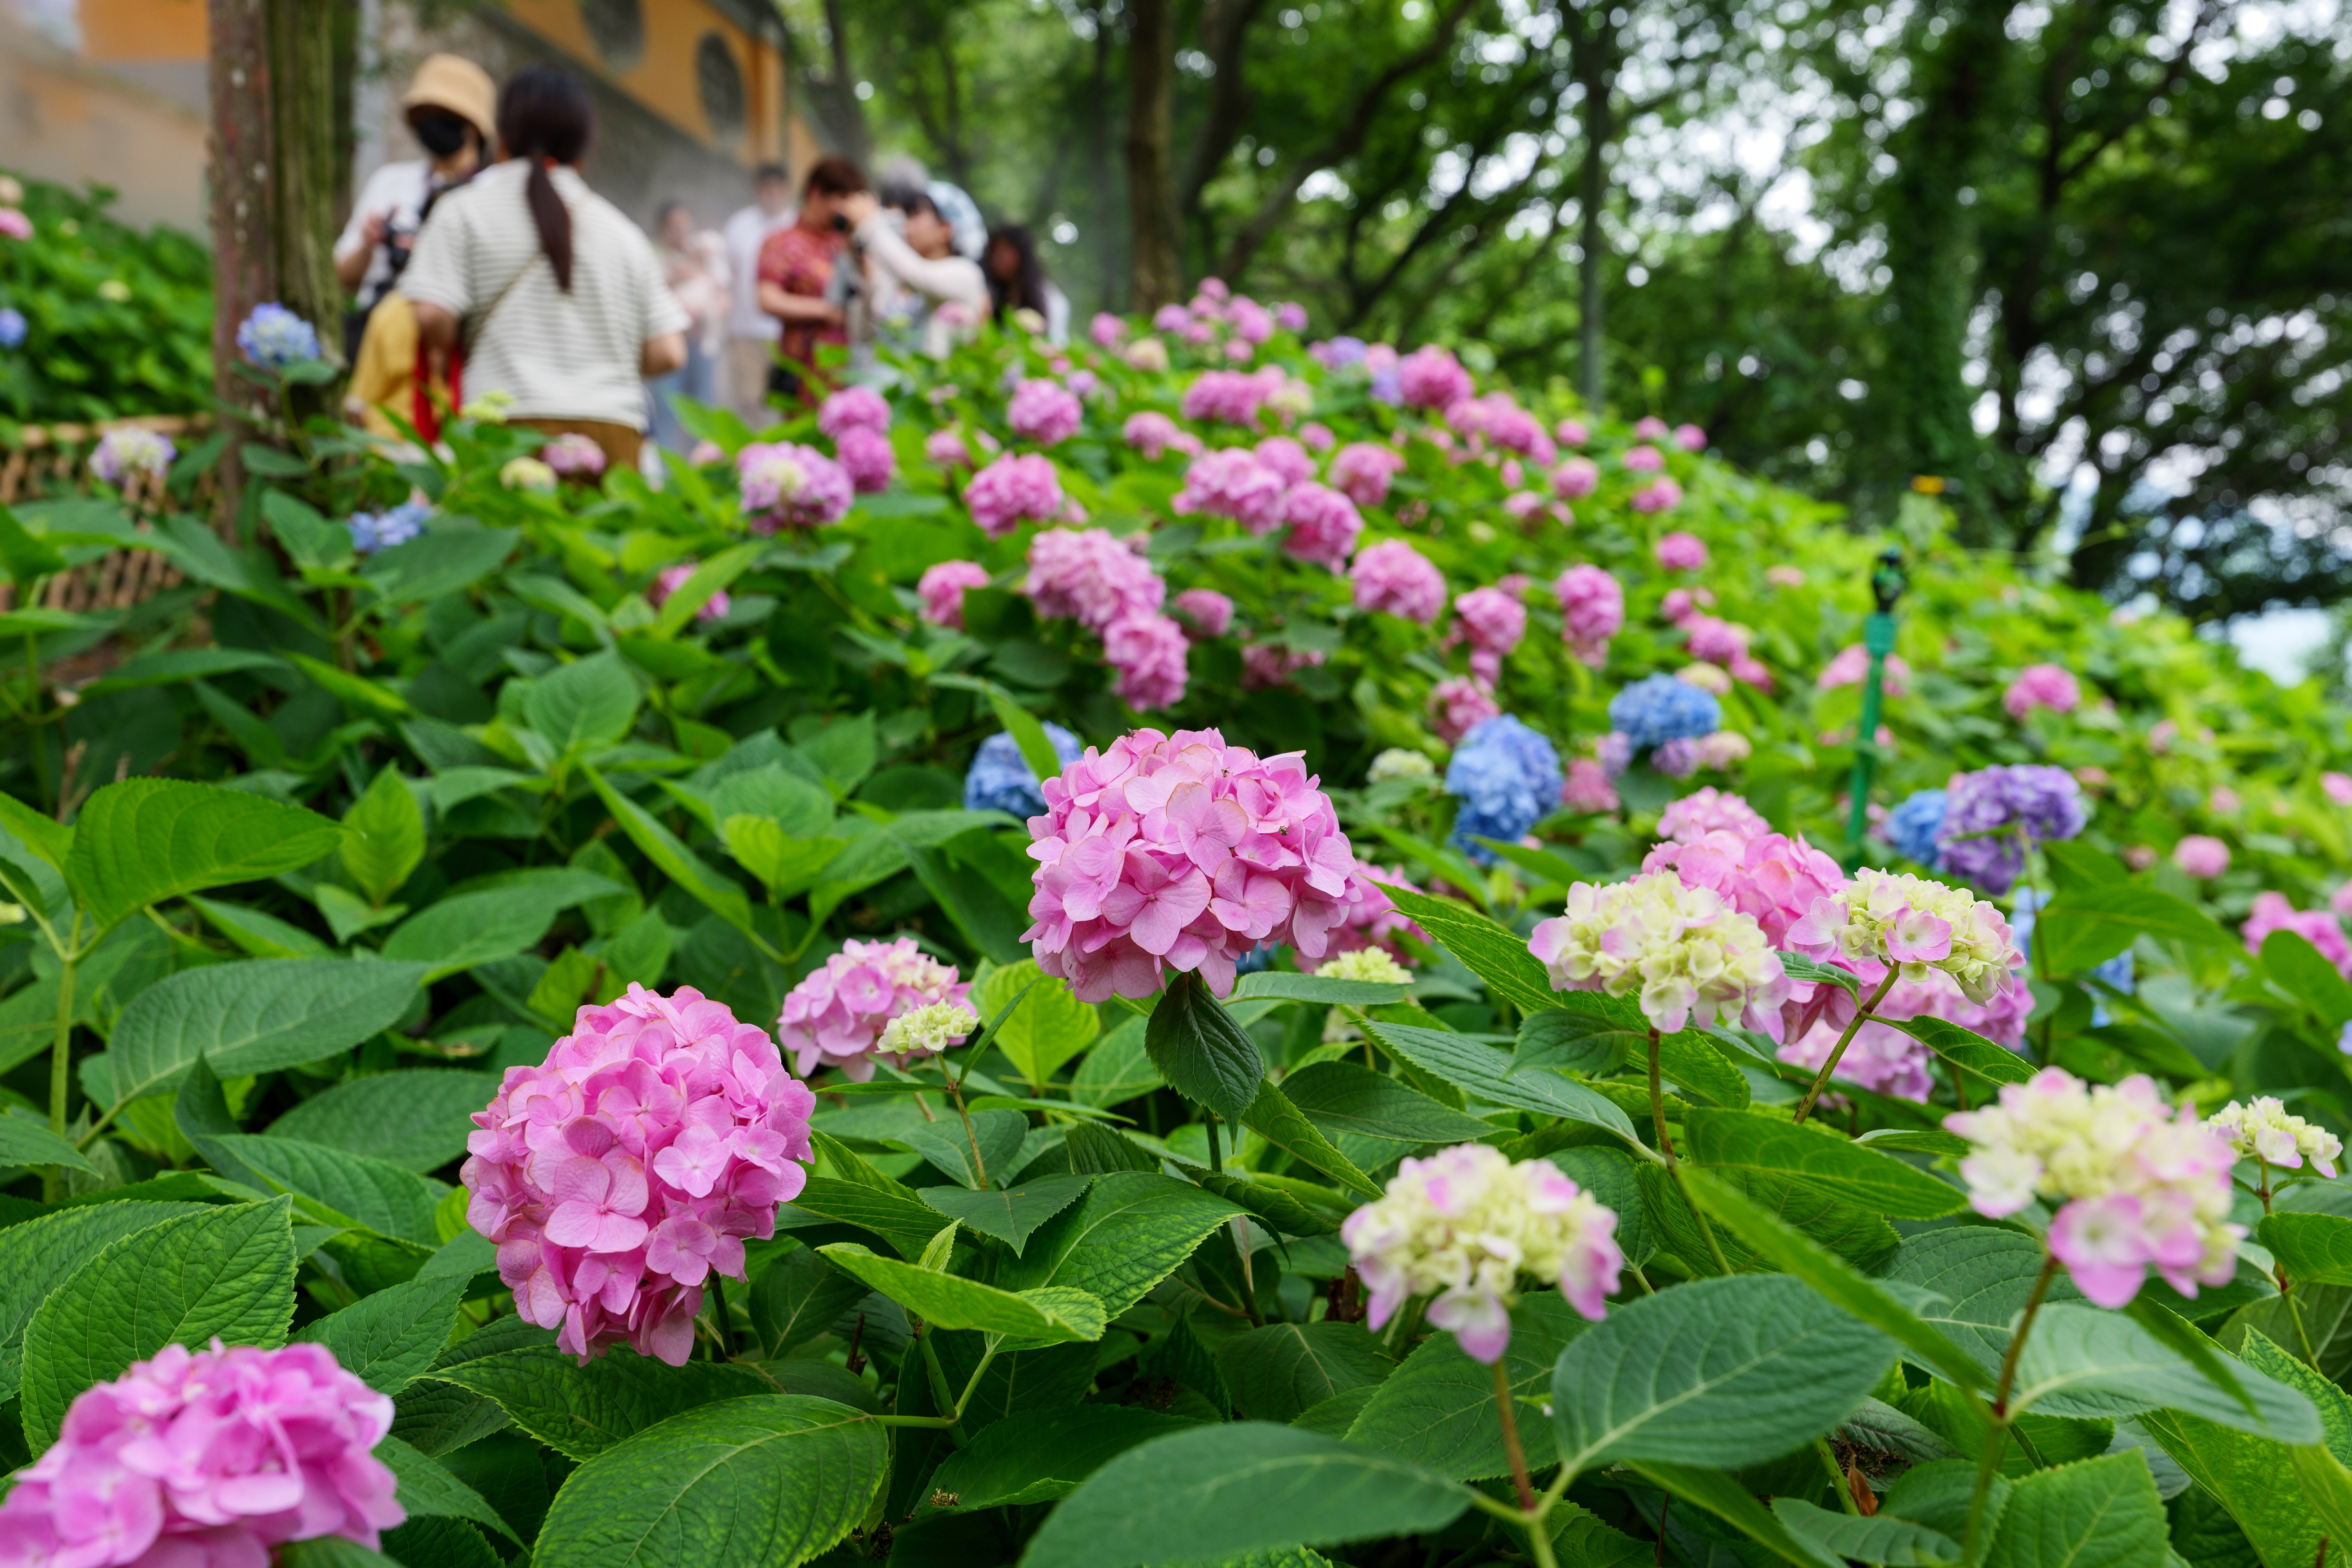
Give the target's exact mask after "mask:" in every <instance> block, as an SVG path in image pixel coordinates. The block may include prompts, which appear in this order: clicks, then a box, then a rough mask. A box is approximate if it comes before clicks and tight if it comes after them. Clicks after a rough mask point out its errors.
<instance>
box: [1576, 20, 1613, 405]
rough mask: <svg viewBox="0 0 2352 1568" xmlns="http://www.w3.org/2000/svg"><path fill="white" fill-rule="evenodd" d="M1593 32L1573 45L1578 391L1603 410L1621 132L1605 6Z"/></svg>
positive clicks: (1582, 35) (1587, 402) (1581, 35)
mask: <svg viewBox="0 0 2352 1568" xmlns="http://www.w3.org/2000/svg"><path fill="white" fill-rule="evenodd" d="M1590 15H1591V30H1590V31H1586V30H1584V29H1582V28H1580V29H1579V30H1578V33H1577V36H1576V45H1575V61H1576V76H1577V80H1578V81H1580V82H1581V83H1582V84H1583V87H1584V169H1583V173H1582V176H1581V179H1580V186H1581V188H1580V191H1579V194H1578V196H1577V206H1578V208H1579V209H1580V210H1579V212H1578V215H1577V223H1578V236H1577V254H1578V257H1579V258H1580V259H1579V260H1578V262H1577V277H1576V281H1577V355H1576V369H1577V390H1578V391H1579V392H1580V394H1581V395H1583V398H1584V405H1585V407H1587V408H1588V409H1590V410H1591V411H1592V412H1593V413H1594V414H1598V413H1600V412H1601V395H1602V394H1603V392H1605V391H1606V389H1607V388H1606V380H1605V373H1606V371H1607V369H1608V364H1607V358H1606V356H1607V354H1608V325H1609V323H1608V317H1607V314H1606V312H1607V310H1608V297H1607V294H1606V293H1605V291H1604V289H1603V287H1602V285H1603V283H1604V281H1605V279H1604V277H1603V272H1602V268H1604V266H1605V265H1606V263H1607V259H1608V251H1609V241H1608V237H1607V236H1605V235H1604V234H1602V233H1601V208H1602V207H1604V206H1606V205H1608V202H1609V163H1608V157H1609V145H1610V142H1612V141H1613V140H1614V139H1615V137H1616V134H1617V128H1616V114H1615V106H1614V105H1613V104H1612V102H1611V101H1610V100H1611V96H1612V94H1613V93H1614V92H1615V91H1616V90H1617V28H1616V26H1615V25H1614V24H1613V23H1612V22H1611V21H1610V19H1609V15H1608V13H1607V12H1606V11H1605V10H1601V9H1600V8H1599V7H1598V5H1596V6H1595V9H1594V10H1593V11H1592V12H1591V13H1590Z"/></svg>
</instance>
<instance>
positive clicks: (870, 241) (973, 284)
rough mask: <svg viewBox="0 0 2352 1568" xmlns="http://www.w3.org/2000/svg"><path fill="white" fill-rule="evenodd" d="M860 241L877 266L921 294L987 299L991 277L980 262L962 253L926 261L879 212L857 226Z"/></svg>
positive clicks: (970, 300)
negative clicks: (961, 254)
mask: <svg viewBox="0 0 2352 1568" xmlns="http://www.w3.org/2000/svg"><path fill="white" fill-rule="evenodd" d="M857 241H858V243H859V244H860V245H863V246H864V247H866V255H867V256H869V257H871V258H873V259H874V261H875V263H876V264H877V266H879V267H881V268H882V269H883V270H885V271H887V272H888V273H889V274H890V275H891V276H892V277H893V278H896V279H898V281H899V282H901V283H903V284H905V285H906V286H907V287H908V288H909V289H913V290H915V292H917V293H918V294H921V295H924V296H926V297H927V298H929V299H932V300H961V301H962V302H963V303H965V304H968V305H969V304H975V303H980V302H982V301H984V300H986V299H987V296H988V279H986V278H985V277H984V276H982V273H981V270H980V268H979V266H978V264H977V263H975V262H972V261H970V260H967V259H966V258H963V257H961V256H946V257H941V258H940V259H939V260H937V261H929V260H926V259H925V258H922V257H920V256H919V255H917V254H916V253H915V247H913V246H911V245H908V243H907V241H906V238H905V237H903V236H902V235H900V234H899V233H898V230H897V229H895V228H892V227H891V226H889V224H888V223H887V222H886V221H884V219H883V216H882V215H881V214H880V213H878V212H877V213H876V214H875V215H874V216H872V217H870V218H867V219H866V221H865V222H864V223H862V224H859V225H858V226H857Z"/></svg>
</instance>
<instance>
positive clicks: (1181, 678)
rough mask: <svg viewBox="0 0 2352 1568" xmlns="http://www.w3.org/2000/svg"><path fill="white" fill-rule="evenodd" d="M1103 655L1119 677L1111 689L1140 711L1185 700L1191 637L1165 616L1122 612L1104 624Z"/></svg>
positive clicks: (1172, 704) (1119, 697) (1167, 706)
mask: <svg viewBox="0 0 2352 1568" xmlns="http://www.w3.org/2000/svg"><path fill="white" fill-rule="evenodd" d="M1102 642H1103V658H1104V660H1105V662H1107V663H1108V664H1109V666H1110V667H1111V668H1112V670H1113V671H1115V672H1116V673H1117V675H1118V679H1117V680H1114V681H1113V682H1112V683H1111V690H1112V692H1113V693H1114V694H1116V695H1117V696H1118V700H1120V701H1122V702H1124V703H1126V704H1127V705H1128V706H1129V708H1132V709H1134V710H1136V711H1137V712H1139V713H1145V712H1150V710H1153V709H1155V708H1173V707H1174V706H1176V704H1178V703H1179V702H1181V701H1183V700H1184V687H1185V683H1186V681H1187V679H1189V678H1190V674H1191V672H1190V670H1189V669H1188V668H1187V667H1186V654H1187V652H1188V651H1189V648H1190V646H1191V644H1190V639H1189V638H1187V637H1185V635H1184V628H1183V627H1182V626H1179V625H1178V624H1177V623H1176V622H1175V620H1174V619H1173V618H1172V617H1171V616H1163V615H1160V614H1158V613H1157V612H1154V613H1152V614H1150V615H1136V616H1120V617H1119V618H1118V620H1115V621H1113V622H1111V624H1110V625H1109V626H1105V627H1104V628H1103V632H1102Z"/></svg>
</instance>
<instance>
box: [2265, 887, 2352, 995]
mask: <svg viewBox="0 0 2352 1568" xmlns="http://www.w3.org/2000/svg"><path fill="white" fill-rule="evenodd" d="M2238 930H2239V934H2240V935H2242V936H2243V937H2244V938H2245V939H2246V951H2247V952H2252V953H2256V954H2259V953H2261V952H2262V951H2263V938H2264V937H2267V936H2269V935H2270V934H2271V932H2273V931H2293V932H2294V934H2295V935H2297V936H2299V937H2301V938H2303V940H2304V941H2305V942H2309V943H2311V945H2312V946H2314V947H2315V948H2317V949H2318V950H2319V956H2320V957H2322V958H2324V959H2326V960H2327V962H2328V963H2332V964H2334V965H2335V966H2336V973H2339V974H2341V975H2343V976H2344V978H2346V979H2347V980H2352V943H2347V942H2346V941H2345V940H2344V923H2343V921H2340V920H2338V919H2337V918H2336V916H2335V915H2334V914H2331V913H2330V912H2329V911H2327V910H2298V909H2296V908H2295V907H2294V905H2293V904H2291V903H2289V902H2287V898H2286V895H2285V894H2284V893H2256V894H2255V895H2254V907H2253V909H2252V911H2251V912H2249V913H2248V915H2247V917H2246V923H2245V924H2244V925H2242V926H2241V927H2239V928H2238Z"/></svg>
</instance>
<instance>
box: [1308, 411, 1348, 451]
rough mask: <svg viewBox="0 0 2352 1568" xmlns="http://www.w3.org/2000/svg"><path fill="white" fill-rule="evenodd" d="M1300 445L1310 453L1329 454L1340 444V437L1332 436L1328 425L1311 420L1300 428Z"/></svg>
mask: <svg viewBox="0 0 2352 1568" xmlns="http://www.w3.org/2000/svg"><path fill="white" fill-rule="evenodd" d="M1298 444H1299V445H1300V446H1302V447H1306V448H1307V450H1308V451H1310V452H1328V451H1329V450H1330V449H1331V448H1332V447H1336V446H1338V445H1339V437H1337V436H1334V435H1333V434H1331V426H1328V425H1326V424H1324V423H1322V422H1321V421H1320V420H1315V419H1309V420H1308V421H1307V423H1306V424H1304V425H1301V426H1299V427H1298Z"/></svg>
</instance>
